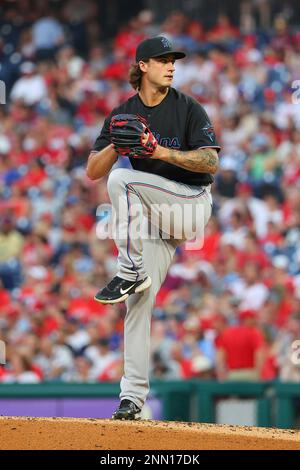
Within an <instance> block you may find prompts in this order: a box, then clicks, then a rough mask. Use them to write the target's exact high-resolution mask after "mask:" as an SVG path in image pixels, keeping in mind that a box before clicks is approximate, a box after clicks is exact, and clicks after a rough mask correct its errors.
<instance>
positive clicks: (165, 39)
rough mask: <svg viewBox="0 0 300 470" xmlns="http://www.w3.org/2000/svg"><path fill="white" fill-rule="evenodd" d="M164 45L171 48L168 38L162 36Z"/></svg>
mask: <svg viewBox="0 0 300 470" xmlns="http://www.w3.org/2000/svg"><path fill="white" fill-rule="evenodd" d="M161 42H162V45H163V46H164V48H165V49H171V48H172V46H171V43H170V41H169V40H168V39H167V38H161Z"/></svg>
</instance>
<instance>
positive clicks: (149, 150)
mask: <svg viewBox="0 0 300 470" xmlns="http://www.w3.org/2000/svg"><path fill="white" fill-rule="evenodd" d="M109 132H110V137H111V142H112V144H114V147H115V150H116V152H117V153H118V154H119V155H123V156H126V157H132V158H151V156H152V154H153V152H154V150H155V149H156V147H157V140H156V139H155V137H154V135H153V134H152V132H151V131H150V129H149V125H148V123H147V121H146V120H145V119H144V118H143V117H142V116H139V115H136V114H117V115H115V116H113V117H112V119H111V121H110V126H109Z"/></svg>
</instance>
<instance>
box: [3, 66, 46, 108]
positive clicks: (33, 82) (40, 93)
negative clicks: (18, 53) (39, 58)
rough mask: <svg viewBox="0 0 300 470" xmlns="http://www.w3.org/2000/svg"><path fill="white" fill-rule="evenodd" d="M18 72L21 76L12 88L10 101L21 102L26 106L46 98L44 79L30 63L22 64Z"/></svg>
mask: <svg viewBox="0 0 300 470" xmlns="http://www.w3.org/2000/svg"><path fill="white" fill-rule="evenodd" d="M20 72H21V74H22V76H21V77H20V78H19V79H18V80H17V81H16V82H15V84H14V86H13V87H12V90H11V93H10V99H11V100H12V101H23V103H25V104H26V105H28V106H32V105H35V104H37V103H38V102H39V101H40V100H42V99H43V98H45V97H46V96H47V88H46V84H45V81H44V78H43V77H42V76H41V75H39V74H38V73H37V72H36V66H35V64H34V63H32V62H24V63H23V64H22V65H21V67H20Z"/></svg>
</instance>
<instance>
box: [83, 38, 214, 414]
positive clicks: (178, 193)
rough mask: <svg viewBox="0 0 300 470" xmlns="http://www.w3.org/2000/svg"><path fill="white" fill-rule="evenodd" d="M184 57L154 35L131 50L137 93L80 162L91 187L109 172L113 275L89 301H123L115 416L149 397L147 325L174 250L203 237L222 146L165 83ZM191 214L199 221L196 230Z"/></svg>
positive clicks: (135, 409)
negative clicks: (124, 161) (123, 163)
mask: <svg viewBox="0 0 300 470" xmlns="http://www.w3.org/2000/svg"><path fill="white" fill-rule="evenodd" d="M184 57H185V54H184V53H183V52H178V51H174V50H173V47H172V44H171V43H170V42H169V40H168V39H167V38H165V37H162V36H158V37H154V38H151V39H146V40H144V41H143V42H141V43H140V44H139V46H138V47H137V50H136V63H135V64H133V65H132V67H131V70H130V83H131V85H132V86H133V88H134V89H135V90H137V93H136V94H135V95H134V96H133V97H131V98H129V99H128V100H127V101H126V102H125V103H123V104H121V105H120V106H119V107H117V108H115V109H114V110H113V111H112V113H111V114H110V115H109V116H108V118H107V119H106V120H105V122H104V125H103V128H102V130H101V133H100V135H99V137H98V138H97V139H96V142H95V145H94V148H93V150H92V151H91V153H90V155H89V158H88V164H87V175H88V177H89V178H91V179H92V180H97V179H99V178H102V177H103V176H105V175H107V174H108V173H109V177H108V182H107V185H108V192H109V196H110V199H111V203H112V206H113V210H114V213H115V214H116V216H115V231H114V233H115V236H114V238H115V243H116V245H117V248H118V272H117V275H116V276H115V277H114V278H113V279H112V281H111V282H109V284H108V285H107V286H106V287H104V288H102V289H101V290H100V291H99V292H98V293H97V294H96V296H95V300H96V301H97V302H100V303H103V304H115V303H118V302H124V301H125V302H126V306H127V313H126V317H125V326H124V347H125V351H124V375H123V377H122V380H121V393H120V400H121V402H120V405H119V407H118V409H117V410H116V411H115V413H114V414H113V418H114V419H138V417H139V415H140V412H141V409H142V407H143V405H144V403H145V400H146V397H147V395H148V392H149V361H150V324H151V313H152V309H153V306H154V303H155V297H156V294H157V293H158V291H159V289H160V286H161V284H162V283H163V281H164V279H165V277H166V274H167V271H168V268H169V266H170V263H171V261H172V258H173V255H174V253H175V250H176V247H177V246H178V245H179V244H180V243H183V242H185V241H186V240H189V239H192V238H193V237H194V236H195V235H196V236H197V233H198V232H200V231H201V230H202V231H203V228H204V226H205V225H206V224H207V222H208V220H209V218H210V215H211V206H212V198H211V193H210V186H211V183H212V182H213V176H212V175H213V174H214V173H215V172H216V171H217V168H218V151H219V149H220V147H219V146H218V144H217V143H216V139H215V134H214V130H213V128H212V125H211V122H210V120H209V118H208V116H207V114H206V112H205V111H204V109H203V108H202V106H201V105H200V104H199V103H198V102H197V101H196V100H194V99H193V98H191V97H189V96H187V95H185V94H183V93H180V92H179V91H177V90H176V89H174V88H172V86H171V85H172V80H173V76H174V72H175V61H176V60H178V59H183V58H184ZM124 156H125V157H129V158H130V162H131V165H132V169H121V168H119V169H114V170H113V171H111V172H110V170H111V168H112V166H113V165H114V163H115V162H116V160H117V158H118V157H120V158H122V157H124ZM172 207H176V209H177V210H176V211H175V215H174V217H173V218H172V220H171V221H170V223H169V224H164V222H165V218H166V214H168V216H169V215H170V212H169V211H166V210H165V209H166V208H172ZM163 208H164V209H163ZM178 209H179V210H178ZM185 213H188V214H189V216H188V217H185ZM178 214H180V216H178ZM190 214H194V215H190ZM197 214H198V215H199V214H201V220H200V224H199V220H196V219H198V217H197ZM145 220H146V221H147V223H146V224H145V223H144V221H145ZM153 228H155V229H156V232H155V230H154V233H156V234H157V236H153V231H152V229H153ZM150 232H151V235H150ZM147 235H148V236H147Z"/></svg>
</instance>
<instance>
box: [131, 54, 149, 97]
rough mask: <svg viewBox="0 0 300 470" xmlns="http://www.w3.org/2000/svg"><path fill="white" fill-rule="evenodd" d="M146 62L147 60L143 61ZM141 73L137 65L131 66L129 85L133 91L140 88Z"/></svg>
mask: <svg viewBox="0 0 300 470" xmlns="http://www.w3.org/2000/svg"><path fill="white" fill-rule="evenodd" d="M144 62H148V60H144ZM142 77H143V72H142V71H141V69H140V66H139V64H138V63H135V64H132V65H131V66H130V69H129V83H130V85H131V86H132V88H134V90H139V89H140V88H141V82H142Z"/></svg>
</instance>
